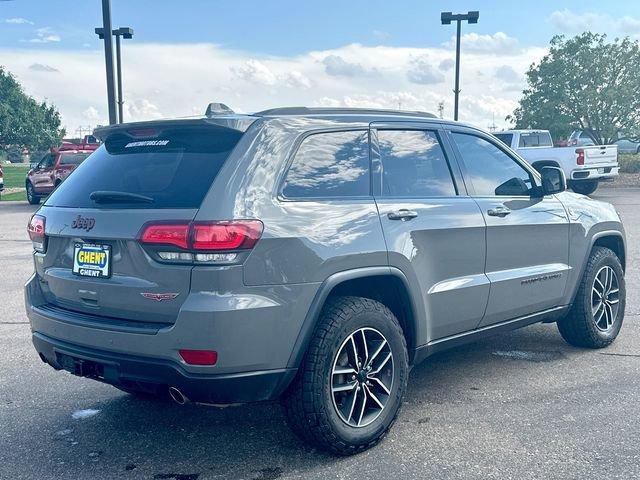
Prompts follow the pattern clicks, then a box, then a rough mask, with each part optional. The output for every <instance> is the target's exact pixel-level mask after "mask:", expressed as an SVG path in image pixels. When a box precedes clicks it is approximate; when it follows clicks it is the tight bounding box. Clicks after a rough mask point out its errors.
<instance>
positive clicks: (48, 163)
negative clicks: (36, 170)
mask: <svg viewBox="0 0 640 480" xmlns="http://www.w3.org/2000/svg"><path fill="white" fill-rule="evenodd" d="M54 163H56V156H55V155H53V154H51V153H47V154H46V155H45V156H44V157H42V160H40V163H38V167H40V168H48V167H52V166H53V164H54Z"/></svg>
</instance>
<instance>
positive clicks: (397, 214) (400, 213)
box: [387, 208, 418, 220]
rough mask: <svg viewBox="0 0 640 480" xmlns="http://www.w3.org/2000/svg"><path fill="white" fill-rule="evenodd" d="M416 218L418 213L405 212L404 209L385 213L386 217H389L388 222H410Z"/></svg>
mask: <svg viewBox="0 0 640 480" xmlns="http://www.w3.org/2000/svg"><path fill="white" fill-rule="evenodd" d="M417 216H418V212H414V211H413V210H407V209H406V208H401V209H400V210H396V211H394V212H389V213H387V217H389V220H411V219H412V218H416V217H417Z"/></svg>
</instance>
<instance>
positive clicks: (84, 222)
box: [71, 215, 96, 232]
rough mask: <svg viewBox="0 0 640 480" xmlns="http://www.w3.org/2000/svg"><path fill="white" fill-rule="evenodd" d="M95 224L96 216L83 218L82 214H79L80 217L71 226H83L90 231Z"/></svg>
mask: <svg viewBox="0 0 640 480" xmlns="http://www.w3.org/2000/svg"><path fill="white" fill-rule="evenodd" d="M95 224H96V219H95V218H83V217H82V216H81V215H78V218H76V219H75V220H74V221H73V222H71V228H82V229H83V230H86V231H87V232H88V231H89V230H91V229H92V228H93V226H94V225H95Z"/></svg>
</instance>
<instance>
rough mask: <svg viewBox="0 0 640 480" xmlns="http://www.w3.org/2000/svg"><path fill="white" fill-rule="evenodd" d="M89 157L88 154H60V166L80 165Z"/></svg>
mask: <svg viewBox="0 0 640 480" xmlns="http://www.w3.org/2000/svg"><path fill="white" fill-rule="evenodd" d="M89 155H90V154H88V153H62V154H61V155H60V165H80V164H81V163H82V162H84V159H85V158H87V157H88V156H89Z"/></svg>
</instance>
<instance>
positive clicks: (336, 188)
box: [282, 131, 370, 198]
mask: <svg viewBox="0 0 640 480" xmlns="http://www.w3.org/2000/svg"><path fill="white" fill-rule="evenodd" d="M369 185H370V179H369V132H367V131H350V132H327V133H317V134H313V135H310V136H309V137H307V138H305V139H304V140H303V142H302V143H301V144H300V147H299V148H298V151H297V152H296V154H295V157H294V158H293V162H292V163H291V167H289V171H288V172H287V176H286V178H285V181H284V186H283V188H282V194H283V195H284V196H285V197H289V198H296V197H297V198H299V197H358V196H367V195H369V192H370V187H369Z"/></svg>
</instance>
